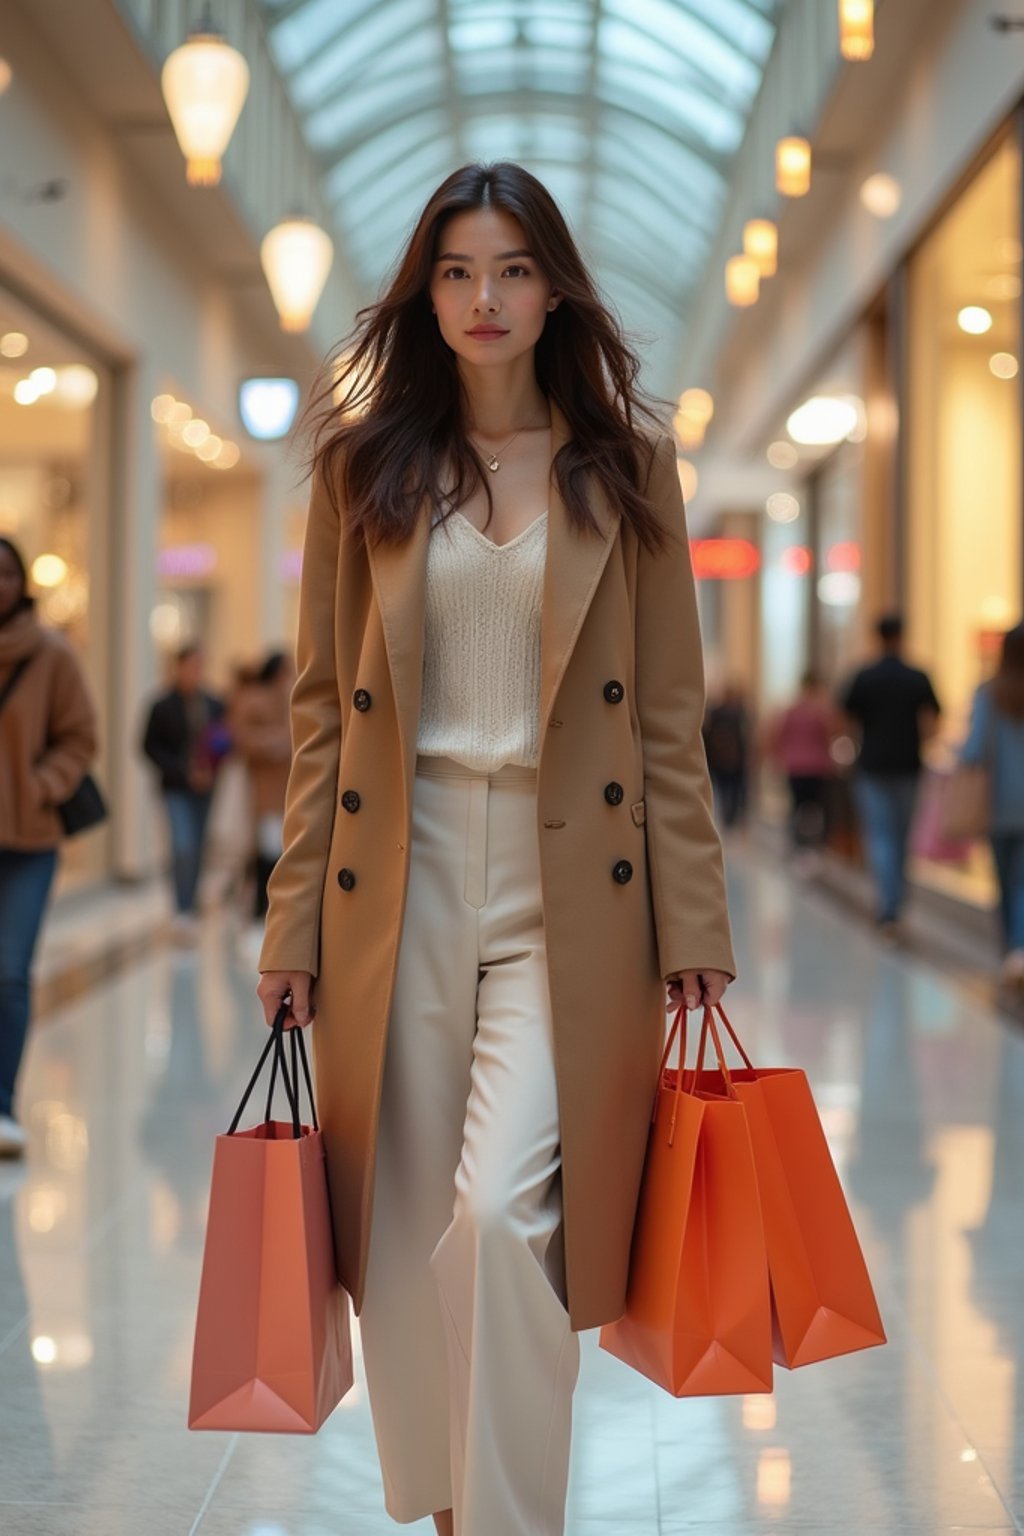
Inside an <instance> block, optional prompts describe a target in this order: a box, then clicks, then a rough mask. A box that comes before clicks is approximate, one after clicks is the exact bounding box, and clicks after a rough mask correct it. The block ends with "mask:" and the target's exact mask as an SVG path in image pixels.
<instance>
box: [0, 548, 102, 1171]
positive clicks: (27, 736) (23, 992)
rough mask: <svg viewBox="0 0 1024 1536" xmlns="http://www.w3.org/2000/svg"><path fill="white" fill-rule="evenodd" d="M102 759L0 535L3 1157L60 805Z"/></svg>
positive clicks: (14, 1148)
mask: <svg viewBox="0 0 1024 1536" xmlns="http://www.w3.org/2000/svg"><path fill="white" fill-rule="evenodd" d="M95 755H96V716H95V711H94V709H93V705H92V701H91V699H90V697H89V690H88V688H87V686H86V682H85V678H84V676H83V674H82V669H81V667H80V666H79V664H78V661H77V659H76V657H75V654H74V652H73V651H72V649H71V647H70V646H69V645H68V643H67V641H66V640H65V639H64V638H63V636H61V635H59V634H58V633H57V632H56V631H55V630H52V629H46V628H44V627H43V625H41V624H40V623H39V620H38V619H37V618H36V614H35V599H34V598H33V597H31V596H30V595H29V591H28V576H27V572H26V569H25V562H24V560H23V559H22V557H21V555H20V554H19V552H18V550H17V548H16V547H15V546H14V544H12V543H11V541H10V540H9V539H3V538H0V1156H3V1157H20V1156H21V1155H22V1153H23V1152H24V1150H25V1146H26V1135H25V1131H24V1130H23V1128H22V1127H21V1126H20V1125H19V1124H18V1122H17V1120H16V1119H15V1116H14V1089H15V1080H16V1078H17V1075H18V1068H19V1066H20V1065H21V1058H22V1055H23V1052H24V1048H25V1039H26V1036H27V1034H28V1026H29V1017H30V1009H31V998H30V991H29V973H30V970H31V966H32V956H33V954H34V952H35V947H36V941H37V939H38V938H39V931H40V928H41V927H42V922H43V915H44V913H45V911H46V903H47V899H48V897H49V894H50V888H51V886H52V884H53V877H54V873H55V871H56V867H57V850H58V847H59V845H60V840H61V837H62V836H63V826H62V824H61V820H60V816H59V814H58V810H57V808H58V806H60V805H61V804H62V803H63V802H64V801H65V800H67V799H68V798H69V796H70V795H72V794H73V793H74V791H75V790H76V789H77V788H78V786H79V784H80V783H81V782H82V779H83V778H84V777H85V774H86V772H87V770H88V768H89V766H90V764H91V762H92V760H93V758H94V757H95Z"/></svg>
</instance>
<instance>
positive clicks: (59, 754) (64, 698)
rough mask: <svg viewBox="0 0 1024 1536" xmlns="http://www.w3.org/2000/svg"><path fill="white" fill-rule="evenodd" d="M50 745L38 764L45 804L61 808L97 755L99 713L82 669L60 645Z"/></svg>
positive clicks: (51, 710) (38, 776) (55, 677)
mask: <svg viewBox="0 0 1024 1536" xmlns="http://www.w3.org/2000/svg"><path fill="white" fill-rule="evenodd" d="M46 735H47V746H46V751H45V752H44V753H43V756H42V757H41V758H40V759H39V761H38V762H37V763H36V767H35V773H36V779H37V781H38V783H39V785H40V788H41V790H42V795H43V803H44V804H45V805H61V804H62V803H63V802H64V801H65V800H66V799H67V798H68V796H69V795H72V794H74V792H75V790H76V789H77V788H78V786H79V784H81V782H82V780H83V779H84V778H85V775H86V773H87V772H88V770H89V765H90V763H91V762H92V760H93V758H94V757H95V756H96V711H95V709H94V708H93V704H92V699H91V698H90V696H89V689H88V687H87V686H86V681H85V678H84V677H83V675H82V669H81V667H80V666H79V664H78V661H77V659H76V658H75V656H74V655H73V653H72V652H71V650H70V649H69V648H67V647H66V646H64V645H61V647H60V649H59V651H58V652H57V656H56V661H55V665H54V673H53V691H52V693H51V695H50V712H49V718H48V721H47V730H46Z"/></svg>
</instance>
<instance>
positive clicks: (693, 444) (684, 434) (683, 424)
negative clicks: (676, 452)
mask: <svg viewBox="0 0 1024 1536" xmlns="http://www.w3.org/2000/svg"><path fill="white" fill-rule="evenodd" d="M672 425H673V427H674V428H675V434H676V437H677V438H678V439H679V446H680V448H687V449H689V451H690V452H691V453H693V452H696V450H697V449H698V448H703V446H704V438H705V436H706V435H707V428H706V427H705V425H704V423H703V422H702V421H695V420H694V419H693V417H692V416H684V415H683V413H682V411H676V414H675V416H674V417H673V418H672Z"/></svg>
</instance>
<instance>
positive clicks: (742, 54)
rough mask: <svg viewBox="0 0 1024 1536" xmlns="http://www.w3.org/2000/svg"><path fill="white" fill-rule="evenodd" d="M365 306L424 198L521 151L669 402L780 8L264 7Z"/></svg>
mask: <svg viewBox="0 0 1024 1536" xmlns="http://www.w3.org/2000/svg"><path fill="white" fill-rule="evenodd" d="M262 4H263V9H264V12H265V15H266V21H267V29H268V34H269V37H270V43H271V47H272V49H273V52H274V56H275V58H276V61H277V63H278V66H279V68H280V70H281V72H282V74H283V76H284V78H285V80H286V82H287V84H288V88H289V90H290V93H291V97H292V100H293V102H294V105H295V108H296V110H297V111H298V113H299V115H300V117H301V119H302V122H303V124H304V127H305V132H306V135H307V138H308V140H309V143H310V145H311V147H312V149H313V150H314V152H315V154H316V156H317V157H318V160H319V163H320V166H321V170H322V176H323V183H324V186H325V188H326V191H327V194H328V196H329V198H330V200H331V202H332V204H333V207H334V210H335V217H336V221H337V225H338V228H339V230H340V231H341V232H342V234H343V237H344V241H345V247H346V251H347V254H348V257H349V260H350V262H351V263H352V265H353V267H354V269H355V271H354V276H355V278H356V280H357V282H358V283H359V284H360V285H361V287H362V289H363V291H364V293H365V296H366V298H367V299H369V298H371V297H372V296H373V295H374V294H375V293H376V291H377V289H378V286H379V284H380V281H381V279H382V278H383V276H384V274H385V273H386V271H387V270H388V268H389V267H390V265H391V263H392V261H393V260H394V258H395V256H396V254H397V252H398V249H399V247H400V246H401V244H402V241H403V239H404V237H405V236H406V235H407V233H408V231H409V229H410V227H411V224H412V222H413V220H414V219H415V217H416V215H417V213H418V212H419V210H420V208H421V206H422V204H423V202H424V201H425V198H426V196H427V194H428V193H429V192H430V191H431V190H432V189H433V187H434V186H435V185H436V184H437V183H438V182H439V181H441V180H442V179H443V178H444V177H445V176H446V175H447V174H448V173H449V172H450V171H451V170H453V169H454V168H455V167H456V166H458V165H460V164H462V163H463V162H465V161H466V160H504V159H508V160H517V161H519V162H520V163H521V164H523V165H525V166H527V167H528V168H529V169H530V170H531V171H533V172H534V173H535V174H536V175H538V176H539V177H540V178H541V179H542V180H543V181H544V182H545V183H546V185H547V186H549V187H550V189H551V191H552V192H553V193H554V195H555V196H556V197H557V199H558V201H559V202H560V204H561V206H562V208H563V209H564V211H565V213H566V214H567V215H568V217H569V220H570V222H571V224H572V226H573V228H574V230H575V233H576V236H577V238H578V239H579V241H580V243H581V245H582V247H583V249H584V251H585V253H586V255H587V257H588V258H589V260H590V261H591V262H592V263H593V266H594V269H595V272H596V276H597V279H598V281H599V283H600V284H601V286H602V288H603V290H604V291H605V293H606V294H607V295H608V296H609V297H610V298H611V300H612V302H613V304H614V305H615V307H616V308H617V310H618V312H619V314H620V315H621V317H622V319H623V321H624V322H625V324H626V326H627V328H628V329H629V331H630V332H631V333H632V334H633V335H634V337H636V338H638V339H640V341H641V342H642V343H644V345H642V346H641V351H642V353H643V355H644V356H645V360H646V369H645V372H646V382H647V385H648V387H649V388H652V389H654V390H656V391H659V392H661V393H668V394H671V393H674V392H675V391H676V390H677V389H678V388H679V387H680V384H681V383H682V382H685V381H684V380H682V378H681V376H680V371H681V370H680V359H679V358H678V355H677V353H678V346H679V341H680V336H681V332H682V328H683V325H684V323H685V320H686V315H687V310H688V306H689V305H690V303H691V302H692V297H693V295H694V294H695V292H696V290H697V285H698V281H699V278H700V276H701V272H702V269H703V266H704V263H705V260H706V258H707V254H708V251H709V248H710V246H711V242H712V239H713V236H714V233H715V230H716V227H717V224H718V219H719V215H720V212H721V209H722V205H723V202H724V199H725V192H726V186H727V182H728V177H729V171H730V166H731V162H732V158H733V156H734V154H735V152H736V150H737V149H738V148H739V144H740V141H741V139H742V137H743V132H744V129H745V126H746V120H747V116H748V113H749V111H750V108H751V105H752V103H753V100H754V97H755V95H756V93H757V90H758V87H759V85H760V81H761V75H762V71H763V68H764V64H765V61H766V59H767V56H768V53H769V51H770V48H771V45H772V40H773V37H774V31H775V21H776V17H777V14H778V12H779V11H780V9H781V8H782V5H783V4H784V0H262Z"/></svg>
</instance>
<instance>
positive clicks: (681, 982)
mask: <svg viewBox="0 0 1024 1536" xmlns="http://www.w3.org/2000/svg"><path fill="white" fill-rule="evenodd" d="M730 981H732V977H731V976H730V975H729V972H728V971H709V970H697V971H677V972H676V974H675V975H674V976H669V977H668V996H669V1004H670V1006H671V1007H673V1008H680V1007H685V1008H714V1007H715V1006H716V1004H718V1003H720V1002H721V1001H722V997H723V995H724V993H725V989H726V987H727V986H728V985H729V983H730Z"/></svg>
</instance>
